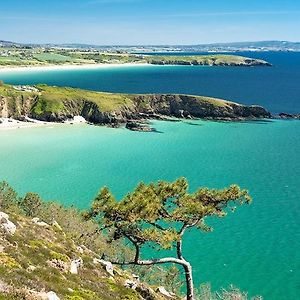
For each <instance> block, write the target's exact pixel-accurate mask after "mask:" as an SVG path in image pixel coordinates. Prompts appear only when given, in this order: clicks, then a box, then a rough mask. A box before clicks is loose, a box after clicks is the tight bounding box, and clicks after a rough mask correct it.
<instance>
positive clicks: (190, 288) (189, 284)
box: [183, 262, 195, 300]
mask: <svg viewBox="0 0 300 300" xmlns="http://www.w3.org/2000/svg"><path fill="white" fill-rule="evenodd" d="M183 267H184V272H185V281H186V299H187V300H195V297H194V284H193V273H192V267H191V265H190V263H188V262H187V263H186V264H184V265H183Z"/></svg>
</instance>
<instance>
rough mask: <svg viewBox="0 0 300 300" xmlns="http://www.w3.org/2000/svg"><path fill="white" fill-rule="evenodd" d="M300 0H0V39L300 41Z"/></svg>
mask: <svg viewBox="0 0 300 300" xmlns="http://www.w3.org/2000/svg"><path fill="white" fill-rule="evenodd" d="M299 29H300V0H0V40H9V41H16V42H31V43H86V44H97V45H145V44H146V45H158V44H170V45H176V44H177V45H179V44H180V45H184V44H185V45H191V44H203V43H215V42H241V41H262V40H288V41H300V30H299Z"/></svg>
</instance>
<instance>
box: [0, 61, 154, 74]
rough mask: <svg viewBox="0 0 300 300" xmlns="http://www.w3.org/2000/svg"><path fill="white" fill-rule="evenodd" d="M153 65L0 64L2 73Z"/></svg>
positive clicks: (145, 64)
mask: <svg viewBox="0 0 300 300" xmlns="http://www.w3.org/2000/svg"><path fill="white" fill-rule="evenodd" d="M145 66H151V64H147V63H125V64H83V65H49V66H21V67H14V66H9V67H7V66H5V67H1V66H0V73H7V72H24V71H26V72H27V71H61V70H90V69H102V68H120V67H145Z"/></svg>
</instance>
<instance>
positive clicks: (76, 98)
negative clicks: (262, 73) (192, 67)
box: [0, 86, 271, 125]
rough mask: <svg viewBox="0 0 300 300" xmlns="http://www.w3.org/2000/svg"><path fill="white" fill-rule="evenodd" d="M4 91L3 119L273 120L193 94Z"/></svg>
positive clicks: (254, 109)
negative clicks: (166, 118) (174, 118)
mask: <svg viewBox="0 0 300 300" xmlns="http://www.w3.org/2000/svg"><path fill="white" fill-rule="evenodd" d="M5 87H6V89H5V90H3V88H2V91H1V89H0V117H12V118H17V119H24V118H25V117H30V118H33V119H37V120H42V121H52V122H63V121H65V120H67V119H70V118H73V117H74V116H76V115H80V116H82V117H84V118H85V119H86V120H87V121H88V122H91V123H94V124H111V125H116V124H120V123H126V122H127V121H130V120H141V119H144V118H149V119H151V118H157V117H161V116H162V117H178V118H204V119H216V120H219V119H222V120H239V119H254V118H269V117H271V115H270V113H269V112H268V111H266V110H265V109H264V108H263V107H260V106H244V105H240V104H237V103H234V102H229V101H225V100H220V99H214V98H208V97H201V96H190V95H175V94H166V95H155V94H149V95H147V94H146V95H125V94H109V93H98V92H91V91H84V90H79V89H71V88H58V87H47V86H41V87H40V90H39V92H37V93H29V92H25V93H24V92H17V91H14V90H13V88H12V87H11V86H5Z"/></svg>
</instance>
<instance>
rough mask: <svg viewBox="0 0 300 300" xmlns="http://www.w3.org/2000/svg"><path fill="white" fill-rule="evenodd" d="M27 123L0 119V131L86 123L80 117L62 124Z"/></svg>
mask: <svg viewBox="0 0 300 300" xmlns="http://www.w3.org/2000/svg"><path fill="white" fill-rule="evenodd" d="M26 120H27V121H19V120H15V119H12V118H0V130H10V129H22V128H29V127H40V126H51V127H52V126H57V125H62V124H66V125H70V124H85V123H86V121H85V119H84V118H83V117H81V116H74V118H73V120H71V119H70V120H67V121H65V122H62V123H55V122H45V121H39V120H35V119H30V118H26Z"/></svg>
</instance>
